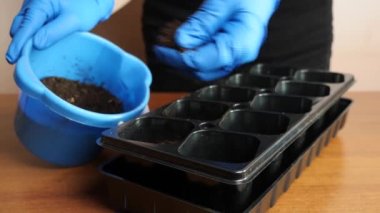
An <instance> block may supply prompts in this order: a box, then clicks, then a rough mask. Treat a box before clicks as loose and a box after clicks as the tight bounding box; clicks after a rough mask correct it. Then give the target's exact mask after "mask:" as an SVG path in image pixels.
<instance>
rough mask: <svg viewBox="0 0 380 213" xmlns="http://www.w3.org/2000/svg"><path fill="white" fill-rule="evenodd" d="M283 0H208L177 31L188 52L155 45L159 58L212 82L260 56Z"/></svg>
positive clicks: (177, 38)
mask: <svg viewBox="0 0 380 213" xmlns="http://www.w3.org/2000/svg"><path fill="white" fill-rule="evenodd" d="M279 1H280V0H205V2H204V3H203V4H202V6H201V7H200V9H199V10H198V11H197V12H195V13H194V14H193V15H192V16H191V17H190V18H189V19H188V21H187V22H185V23H184V24H182V25H181V26H180V27H179V28H178V30H177V32H176V34H175V38H174V39H175V41H176V43H177V45H178V46H179V47H181V48H183V49H185V50H186V51H184V52H180V51H177V50H175V49H171V48H167V47H163V46H155V47H154V52H155V55H156V57H157V59H158V60H160V61H161V62H163V63H165V64H167V65H170V66H172V67H174V68H177V69H178V70H179V71H182V72H185V73H186V74H191V75H192V76H194V77H196V78H198V79H201V80H204V81H210V80H215V79H218V78H221V77H224V76H226V75H228V74H229V73H230V72H231V71H232V70H233V69H234V68H235V67H237V66H239V65H241V64H243V63H246V62H249V61H252V60H254V59H256V58H257V56H258V53H259V50H260V47H261V45H262V43H263V42H264V39H265V38H266V33H267V25H268V22H269V20H270V18H271V16H272V14H273V13H274V11H275V10H276V8H277V6H278V4H279Z"/></svg>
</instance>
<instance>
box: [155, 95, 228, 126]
mask: <svg viewBox="0 0 380 213" xmlns="http://www.w3.org/2000/svg"><path fill="white" fill-rule="evenodd" d="M228 108H229V107H228V105H225V104H220V103H214V102H206V101H195V100H186V99H183V100H178V101H176V102H174V103H173V104H171V105H170V106H168V107H167V108H166V109H165V110H164V111H163V112H162V113H163V115H165V116H170V117H177V118H186V119H196V120H203V121H210V120H216V119H218V118H221V117H222V116H223V114H224V113H225V112H226V111H227V110H228Z"/></svg>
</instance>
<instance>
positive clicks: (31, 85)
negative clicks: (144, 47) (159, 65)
mask: <svg viewBox="0 0 380 213" xmlns="http://www.w3.org/2000/svg"><path fill="white" fill-rule="evenodd" d="M71 36H80V37H83V38H86V39H90V40H93V41H95V42H98V43H100V44H101V45H103V46H105V47H107V48H110V49H111V50H113V51H115V52H116V53H119V54H120V55H122V56H123V57H125V58H127V60H128V61H131V63H137V64H138V65H139V66H141V72H144V74H145V81H144V84H145V88H146V90H145V91H144V98H143V100H142V102H141V103H140V104H139V105H137V106H136V107H135V108H134V109H132V110H129V111H127V112H123V113H118V114H103V113H98V112H93V111H89V110H85V109H83V108H80V107H77V106H75V105H73V104H70V103H68V102H67V101H65V100H63V99H61V98H60V97H59V96H57V95H56V94H54V93H53V92H52V91H50V90H49V89H48V88H47V87H46V86H45V85H44V84H43V83H42V82H41V81H40V79H38V78H37V76H36V75H35V74H34V72H33V70H32V67H31V64H30V59H29V55H30V53H31V51H32V49H33V41H32V39H30V40H28V41H27V43H26V45H25V47H24V48H23V50H22V53H21V57H20V59H19V60H18V61H17V63H16V68H15V72H14V79H15V82H16V84H17V86H18V87H19V88H20V89H21V92H23V93H25V94H27V95H28V96H31V97H32V98H36V99H38V100H40V101H41V102H42V103H44V104H45V105H46V106H47V107H49V108H50V109H51V110H52V111H54V112H55V113H57V114H59V115H61V116H63V117H65V118H67V119H69V120H72V121H75V122H78V123H81V124H84V125H88V126H93V127H99V128H109V127H112V126H115V125H117V124H118V123H119V122H121V121H126V120H130V119H133V118H135V117H137V116H138V115H140V114H141V113H142V112H143V110H144V109H145V107H146V106H147V104H148V101H149V98H150V89H149V87H150V85H151V83H152V76H151V73H150V71H149V69H148V67H147V66H146V65H145V64H144V63H143V62H142V61H141V60H140V59H138V58H137V57H135V56H133V55H131V54H129V53H127V52H125V51H123V50H122V49H121V48H120V47H118V46H116V45H115V44H113V43H112V42H110V41H108V40H106V39H104V38H102V37H100V36H97V35H95V34H92V33H89V32H78V33H74V34H72V35H70V36H69V37H71ZM65 39H67V38H65Z"/></svg>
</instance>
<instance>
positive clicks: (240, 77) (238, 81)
mask: <svg viewBox="0 0 380 213" xmlns="http://www.w3.org/2000/svg"><path fill="white" fill-rule="evenodd" d="M277 82H278V78H273V77H269V76H260V75H250V74H241V73H240V74H236V75H233V76H231V77H229V78H228V79H227V80H226V81H225V82H224V83H225V85H227V86H234V87H250V88H263V89H269V88H274V87H275V86H276V84H277Z"/></svg>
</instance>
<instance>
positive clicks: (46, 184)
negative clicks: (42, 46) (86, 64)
mask: <svg viewBox="0 0 380 213" xmlns="http://www.w3.org/2000/svg"><path fill="white" fill-rule="evenodd" d="M182 95H183V94H178V93H177V94H153V95H152V98H151V102H150V106H151V108H156V107H158V106H160V105H162V104H164V103H167V102H170V101H171V100H174V99H176V98H178V97H179V96H182ZM348 97H350V98H352V99H354V101H355V102H354V105H353V107H352V108H351V111H350V113H349V116H348V122H347V124H346V126H345V128H344V129H343V130H342V131H341V132H340V133H339V136H338V138H337V139H335V140H334V141H332V143H330V145H329V146H328V147H327V148H326V149H324V151H323V152H322V153H321V155H320V156H319V157H318V158H317V159H316V160H314V162H313V163H312V165H311V167H309V168H307V169H306V170H305V171H304V172H303V173H302V176H301V177H300V178H299V179H297V180H296V181H295V182H294V183H293V185H292V186H291V188H290V189H289V191H288V192H287V193H285V194H284V195H283V196H282V197H281V198H280V199H279V201H278V202H277V204H276V205H275V206H274V207H273V208H272V209H271V210H270V212H380V93H379V92H376V93H375V92H374V93H369V92H366V93H364V92H357V93H349V94H348ZM16 103H17V96H16V95H0V169H1V172H0V212H70V211H71V212H112V210H111V209H109V208H108V207H107V205H106V203H105V190H104V183H103V177H102V176H101V175H100V174H99V173H98V171H97V170H96V167H97V165H99V163H100V162H102V161H104V160H105V159H107V158H109V157H110V153H103V154H102V155H101V156H99V158H98V159H97V160H95V161H94V162H93V163H91V164H89V165H86V166H82V167H76V168H56V167H53V166H51V165H48V164H46V163H44V162H42V161H40V160H39V159H37V158H36V157H34V156H33V155H32V154H30V153H29V152H28V151H27V150H26V149H25V148H24V147H23V146H22V145H21V144H20V143H19V141H18V139H17V138H16V135H15V133H14V131H13V118H14V113H15V109H16Z"/></svg>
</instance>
